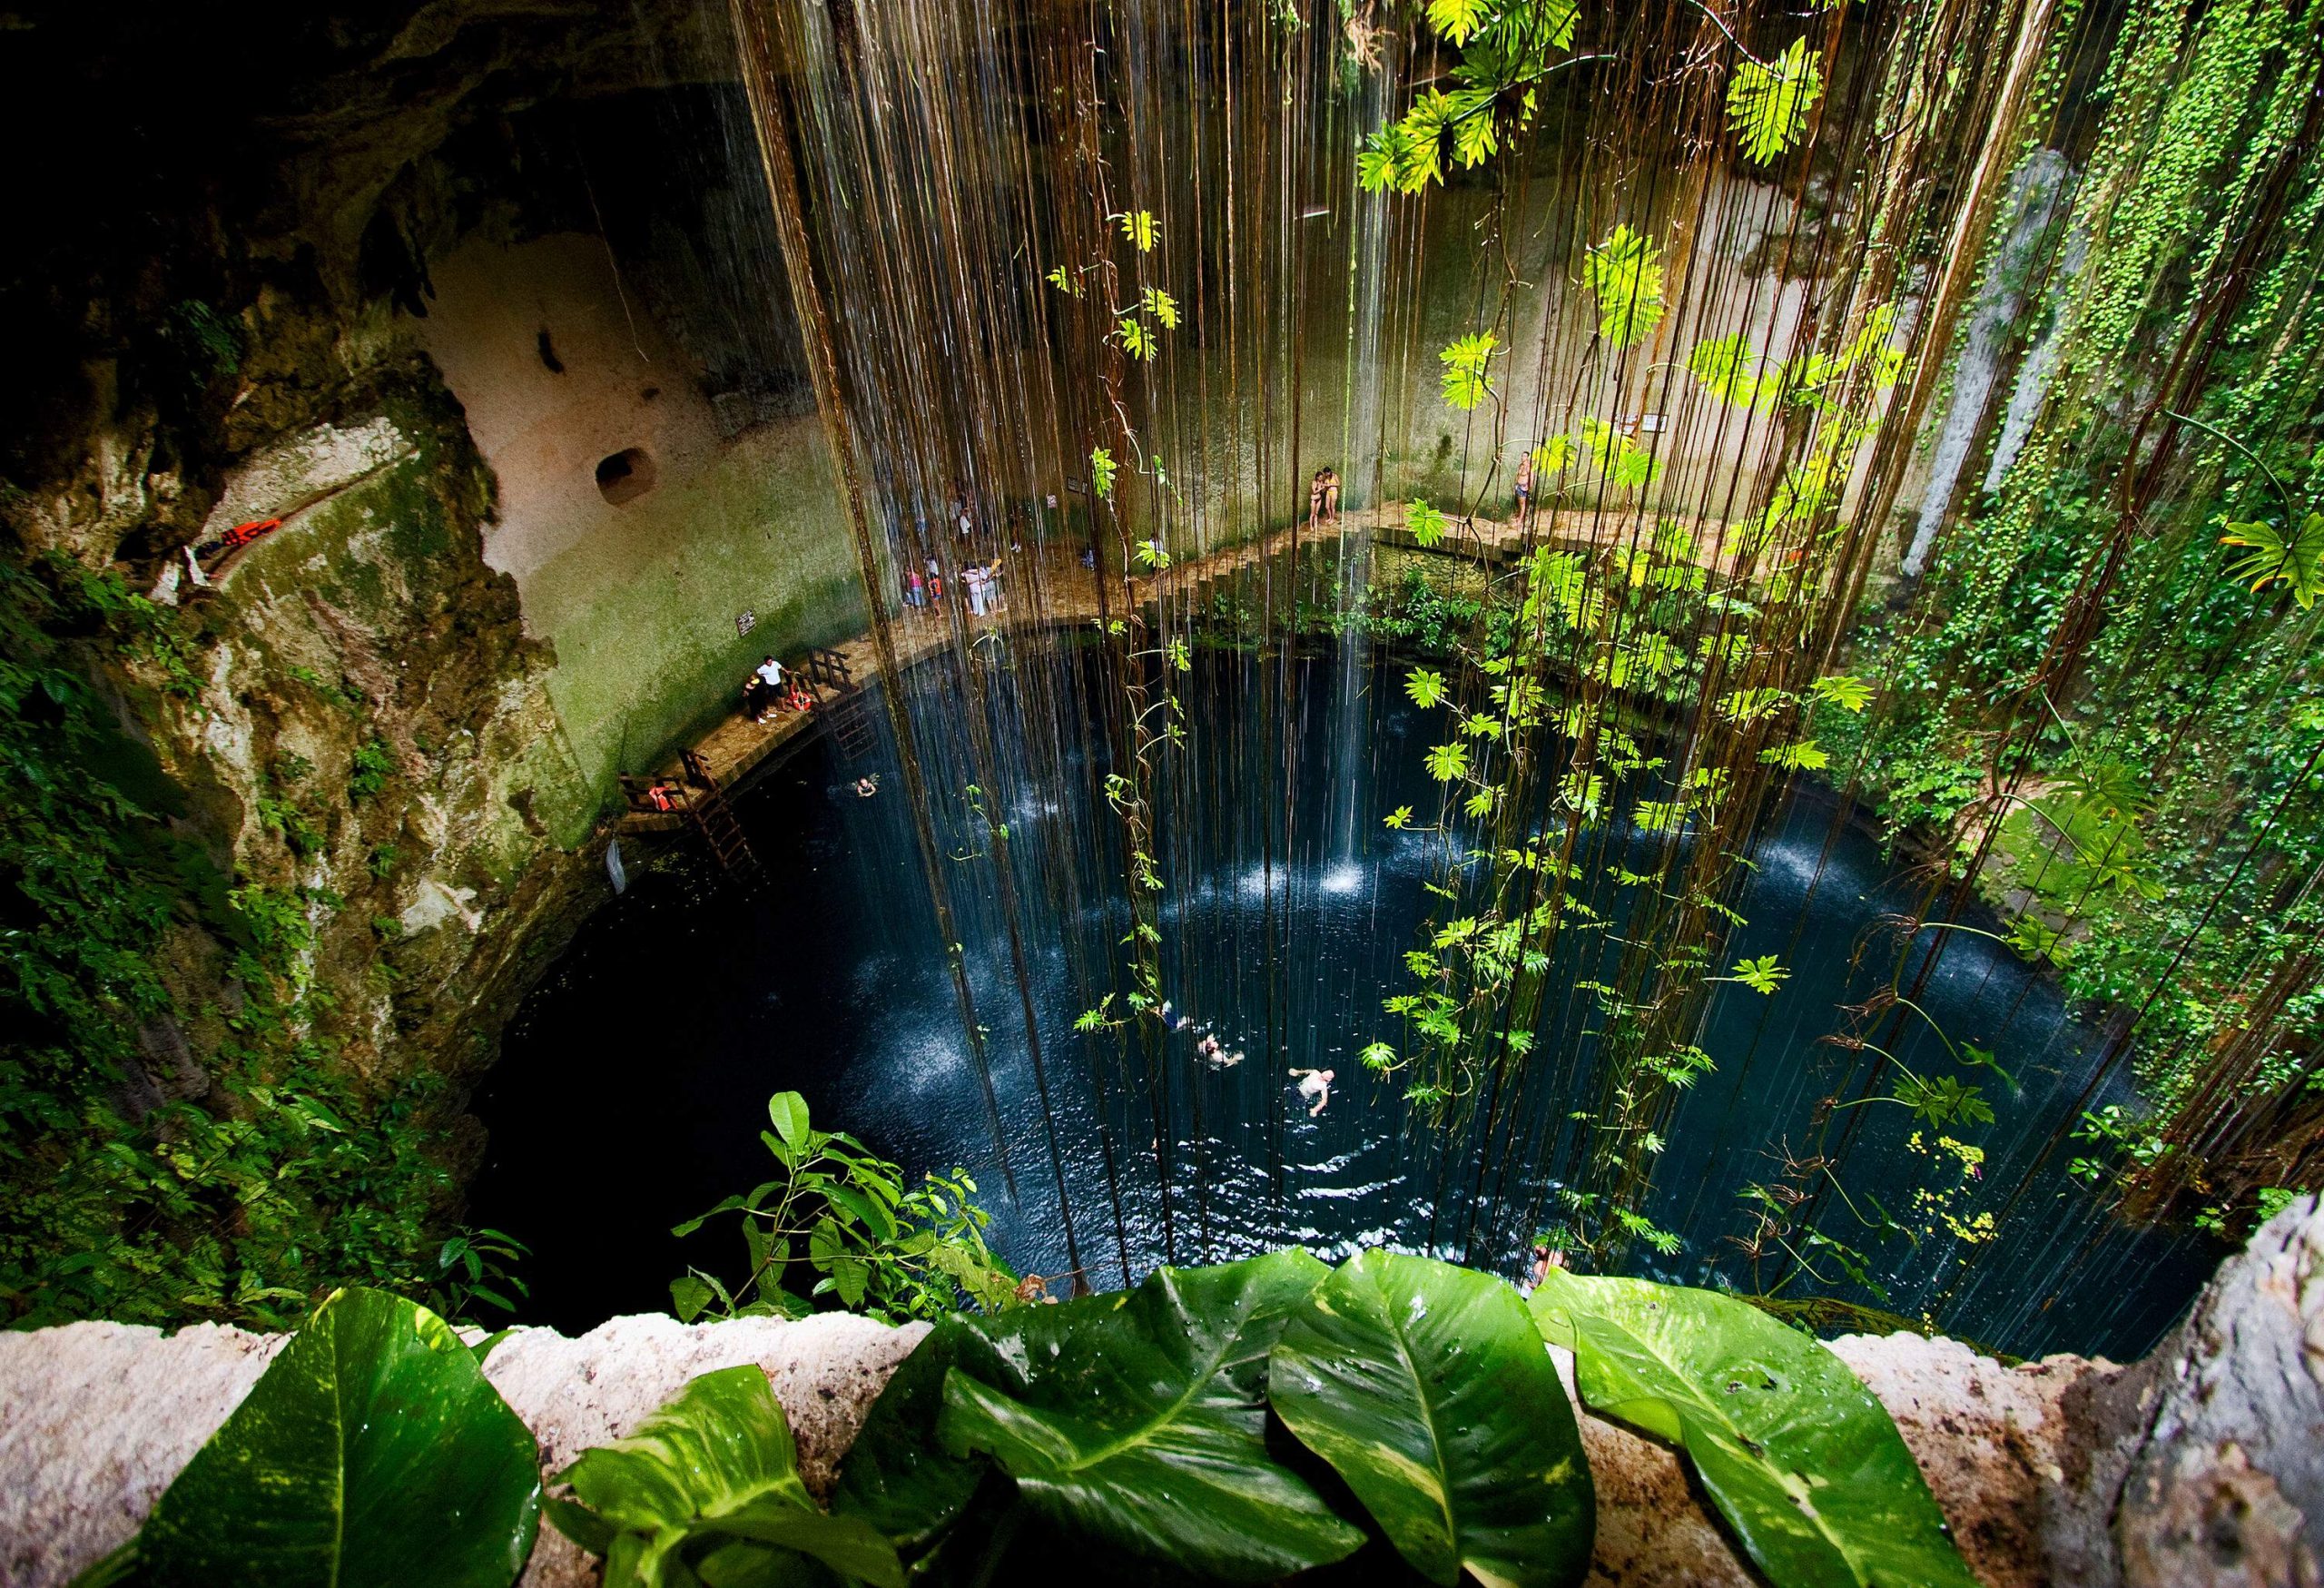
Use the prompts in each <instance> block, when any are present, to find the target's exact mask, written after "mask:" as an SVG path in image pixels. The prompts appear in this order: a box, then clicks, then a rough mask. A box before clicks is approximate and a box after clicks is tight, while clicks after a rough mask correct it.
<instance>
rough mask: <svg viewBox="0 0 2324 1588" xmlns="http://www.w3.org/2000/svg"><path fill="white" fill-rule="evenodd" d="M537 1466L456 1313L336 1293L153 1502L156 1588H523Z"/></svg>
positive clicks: (150, 1538) (529, 1440)
mask: <svg viewBox="0 0 2324 1588" xmlns="http://www.w3.org/2000/svg"><path fill="white" fill-rule="evenodd" d="M538 1461H539V1458H538V1455H537V1453H536V1451H535V1448H534V1445H533V1436H532V1434H531V1433H530V1432H529V1431H528V1430H527V1428H526V1426H525V1425H524V1424H523V1423H522V1422H521V1421H519V1420H518V1419H517V1414H516V1413H514V1412H512V1411H510V1410H509V1409H508V1406H507V1402H505V1401H503V1400H502V1399H501V1398H500V1396H499V1394H498V1392H497V1391H496V1390H495V1389H494V1388H493V1387H492V1386H490V1385H489V1384H487V1383H486V1382H485V1379H484V1374H483V1372H482V1370H481V1369H480V1368H478V1365H477V1360H476V1357H475V1356H473V1355H472V1354H471V1353H470V1352H469V1351H468V1347H467V1346H463V1345H461V1344H460V1342H459V1339H458V1336H455V1335H454V1334H453V1333H452V1331H451V1328H450V1327H448V1325H447V1324H446V1323H445V1322H444V1320H443V1319H442V1318H440V1317H437V1316H436V1315H435V1314H434V1313H432V1312H429V1311H428V1309H427V1308H425V1307H415V1306H413V1305H412V1304H411V1303H410V1302H409V1301H405V1300H402V1299H401V1298H399V1297H393V1296H389V1295H387V1294H385V1293H384V1292H381V1291H377V1290H338V1291H334V1292H332V1293H331V1295H330V1298H329V1299H327V1300H326V1301H324V1303H323V1304H322V1306H321V1307H318V1308H317V1309H316V1311H315V1315H314V1317H311V1318H310V1319H309V1320H308V1323H307V1327H304V1328H303V1329H300V1331H299V1334H298V1336H297V1338H295V1339H293V1340H292V1341H291V1344H290V1345H289V1346H286V1347H284V1349H283V1352H282V1355H281V1356H278V1357H276V1358H275V1359H274V1362H273V1364H272V1365H271V1366H269V1367H268V1368H267V1370H266V1373H265V1376H263V1377H261V1379H260V1380H259V1381H258V1384H257V1386H255V1387H254V1388H252V1389H251V1393H250V1394H249V1396H246V1397H245V1398H244V1399H243V1401H242V1404H241V1406H237V1407H235V1408H234V1413H233V1415H231V1416H230V1417H228V1418H227V1419H226V1422H225V1425H223V1426H222V1427H221V1428H220V1429H219V1430H218V1432H217V1433H215V1434H213V1435H211V1437H210V1441H209V1443H207V1444H206V1445H203V1446H202V1448H201V1449H200V1450H199V1451H197V1452H196V1453H195V1454H194V1457H193V1460H192V1462H191V1463H190V1464H188V1465H187V1467H186V1469H185V1471H183V1472H182V1473H181V1474H179V1475H178V1479H177V1481H176V1482H175V1483H173V1484H171V1485H170V1487H169V1491H168V1492H167V1493H166V1494H163V1495H162V1498H161V1502H160V1503H159V1504H156V1505H155V1506H154V1507H153V1515H152V1517H151V1518H150V1519H148V1521H147V1522H146V1524H145V1528H144V1531H143V1533H142V1534H140V1535H139V1543H138V1553H139V1557H140V1560H141V1562H142V1566H143V1574H144V1580H145V1581H148V1582H153V1583H229V1582H231V1583H268V1584H270V1588H299V1585H300V1584H306V1583H312V1584H316V1585H317V1588H367V1585H369V1584H378V1585H379V1588H394V1585H399V1584H409V1583H430V1584H444V1585H445V1588H468V1585H469V1584H475V1585H477V1588H507V1584H508V1583H510V1582H512V1581H513V1580H514V1579H515V1578H516V1575H517V1572H518V1570H519V1569H521V1568H522V1567H523V1565H524V1563H525V1557H526V1556H527V1555H528V1554H530V1553H532V1548H533V1536H534V1534H536V1533H537V1531H538V1530H539V1526H540V1499H541V1483H540V1468H539V1465H538Z"/></svg>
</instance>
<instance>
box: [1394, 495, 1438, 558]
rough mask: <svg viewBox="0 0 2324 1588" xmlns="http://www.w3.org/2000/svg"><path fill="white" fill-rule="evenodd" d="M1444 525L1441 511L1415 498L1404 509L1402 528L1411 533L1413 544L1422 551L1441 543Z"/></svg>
mask: <svg viewBox="0 0 2324 1588" xmlns="http://www.w3.org/2000/svg"><path fill="white" fill-rule="evenodd" d="M1445 524H1446V519H1445V517H1444V514H1443V511H1442V510H1441V509H1439V508H1434V507H1433V506H1431V505H1430V504H1429V503H1428V502H1426V501H1424V500H1423V499H1421V498H1417V497H1415V498H1413V500H1412V502H1411V503H1410V504H1408V505H1407V506H1406V507H1405V508H1404V528H1407V529H1409V530H1411V531H1412V537H1413V544H1414V545H1416V546H1418V547H1422V548H1423V550H1425V549H1427V548H1428V547H1433V546H1436V545H1439V544H1441V543H1442V542H1443V539H1444V528H1445Z"/></svg>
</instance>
